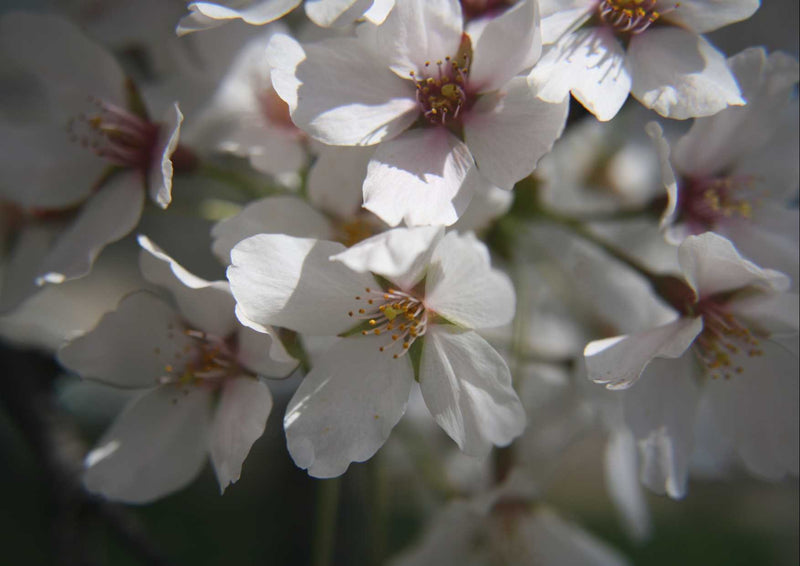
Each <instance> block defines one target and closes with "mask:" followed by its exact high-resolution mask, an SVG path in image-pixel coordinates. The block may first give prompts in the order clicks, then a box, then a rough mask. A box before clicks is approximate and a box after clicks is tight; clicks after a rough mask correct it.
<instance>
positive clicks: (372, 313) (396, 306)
mask: <svg viewBox="0 0 800 566" xmlns="http://www.w3.org/2000/svg"><path fill="white" fill-rule="evenodd" d="M356 300H357V301H360V302H361V303H362V304H364V306H363V307H362V308H359V309H357V310H355V311H350V312H348V313H347V314H348V316H350V317H351V318H354V319H358V320H363V321H366V324H367V325H368V326H369V330H366V329H365V330H362V331H361V334H362V335H363V336H369V335H374V336H381V335H384V336H386V337H387V338H388V341H387V342H386V343H385V344H384V345H382V346H380V347H379V348H378V349H379V350H380V351H381V352H387V351H389V350H392V349H397V348H399V351H397V352H395V353H393V355H392V357H393V358H395V359H397V358H399V357H400V356H402V355H404V354H405V353H406V352H408V350H409V348H410V347H411V345H412V344H413V343H414V341H415V340H416V339H417V338H419V337H420V336H422V335H424V334H425V331H426V330H427V326H428V311H427V309H426V307H425V304H424V303H423V301H422V300H420V299H419V298H417V297H415V296H413V295H411V294H409V293H406V292H404V291H399V290H397V289H389V290H387V291H382V290H378V289H371V288H370V287H367V288H365V289H364V294H363V295H358V296H356Z"/></svg>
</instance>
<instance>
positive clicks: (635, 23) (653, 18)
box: [597, 0, 680, 35]
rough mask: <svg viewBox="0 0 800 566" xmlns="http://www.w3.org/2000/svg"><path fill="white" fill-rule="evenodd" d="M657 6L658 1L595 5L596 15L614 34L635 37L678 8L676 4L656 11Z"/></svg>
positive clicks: (624, 0)
mask: <svg viewBox="0 0 800 566" xmlns="http://www.w3.org/2000/svg"><path fill="white" fill-rule="evenodd" d="M657 4H658V0H602V1H601V2H600V3H599V4H598V5H597V14H598V16H599V19H600V21H601V22H603V23H605V24H606V25H608V26H609V27H611V28H613V30H614V32H615V33H618V34H622V35H637V34H640V33H642V32H643V31H645V30H647V28H649V27H650V26H651V25H653V24H654V23H656V22H657V21H658V20H659V19H660V18H661V17H662V16H663V15H664V14H668V13H670V12H672V11H673V10H675V9H677V8H678V7H679V6H680V3H676V4H675V6H673V7H672V8H668V9H667V10H663V11H658V10H656V5H657Z"/></svg>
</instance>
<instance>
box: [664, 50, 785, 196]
mask: <svg viewBox="0 0 800 566" xmlns="http://www.w3.org/2000/svg"><path fill="white" fill-rule="evenodd" d="M728 63H729V65H730V67H731V70H732V71H733V73H734V75H735V76H736V80H737V81H738V83H739V86H740V88H741V90H742V96H743V97H744V98H745V99H746V100H747V104H746V105H745V106H742V107H735V108H728V109H726V110H723V111H722V112H720V113H718V114H716V115H714V116H710V117H707V118H699V119H697V120H695V121H694V124H692V127H691V129H690V130H689V132H688V133H687V134H686V135H685V136H683V137H682V138H681V139H679V140H678V142H677V143H676V144H675V154H674V160H675V164H676V166H677V167H678V168H679V169H680V170H681V171H682V172H684V173H691V174H693V175H695V176H704V175H710V176H714V175H718V174H719V173H720V172H722V171H724V170H727V169H729V168H730V167H732V166H734V165H739V164H740V160H742V159H743V158H745V157H747V156H748V154H751V153H753V152H754V150H757V149H758V148H760V147H762V146H763V145H764V144H765V143H767V142H768V141H769V140H770V138H771V137H773V136H774V135H775V133H776V130H778V129H779V128H780V126H781V125H782V124H783V123H785V120H786V116H785V114H784V113H783V112H782V111H781V110H782V109H784V108H786V107H787V106H790V105H794V107H795V109H796V107H797V105H796V103H795V102H793V96H792V92H793V90H794V88H795V85H796V84H797V81H798V64H797V60H796V59H795V58H793V57H790V56H789V55H786V54H785V53H780V52H776V53H772V54H771V55H769V56H767V53H766V51H765V50H764V48H755V47H754V48H750V49H746V50H745V51H742V52H741V53H739V54H737V55H735V56H734V57H731V58H730V59H729V60H728ZM794 122H797V120H796V119H795V120H794ZM793 130H794V135H795V137H796V136H797V128H793ZM795 146H796V144H795ZM796 154H797V149H796V147H795V149H794V152H793V153H792V155H796ZM787 157H788V156H787ZM783 169H786V167H783ZM795 187H796V184H795ZM793 190H794V189H793Z"/></svg>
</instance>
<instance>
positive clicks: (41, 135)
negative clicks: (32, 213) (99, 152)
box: [0, 122, 108, 209]
mask: <svg viewBox="0 0 800 566" xmlns="http://www.w3.org/2000/svg"><path fill="white" fill-rule="evenodd" d="M0 143H2V145H3V151H2V152H0V184H2V188H0V191H2V197H3V198H4V199H8V200H10V201H12V202H14V203H16V204H19V205H20V206H21V207H23V208H25V209H30V208H44V209H59V208H69V207H71V206H74V205H78V204H80V203H81V202H83V201H84V200H85V199H86V198H88V197H89V196H90V194H91V192H92V190H93V189H94V188H96V187H95V185H96V184H97V182H98V181H99V180H100V179H101V177H102V175H103V172H104V171H106V170H107V169H108V161H106V160H105V159H103V158H101V157H98V156H96V155H95V154H94V153H93V152H92V151H91V150H89V149H87V148H85V147H82V146H81V145H80V143H75V142H74V141H72V140H71V139H70V135H69V132H67V129H66V128H65V127H64V126H63V125H61V124H60V123H57V122H54V123H46V124H36V125H34V124H30V123H26V124H24V125H21V126H16V125H15V126H11V125H7V124H0ZM64 179H69V182H68V183H65V182H64Z"/></svg>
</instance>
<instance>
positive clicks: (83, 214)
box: [37, 172, 144, 285]
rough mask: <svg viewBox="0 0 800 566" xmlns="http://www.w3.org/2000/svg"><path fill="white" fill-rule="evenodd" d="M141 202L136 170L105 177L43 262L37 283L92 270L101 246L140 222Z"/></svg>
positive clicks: (74, 275) (59, 281) (83, 273)
mask: <svg viewBox="0 0 800 566" xmlns="http://www.w3.org/2000/svg"><path fill="white" fill-rule="evenodd" d="M142 206H144V191H143V190H142V180H141V178H140V176H139V174H138V173H137V172H119V173H117V174H116V175H114V176H113V177H112V178H111V179H109V180H108V181H106V182H105V183H104V184H103V186H102V187H100V188H99V189H98V190H97V193H96V194H95V195H94V196H92V197H91V198H90V199H89V200H88V201H86V203H85V204H84V205H83V207H82V208H81V210H80V212H79V213H78V217H77V218H76V219H75V221H74V222H73V223H72V225H71V226H70V227H69V228H68V229H67V230H66V231H65V232H64V233H63V234H62V235H61V236H60V238H59V239H58V241H57V243H56V245H55V247H54V248H53V249H52V250H50V253H48V254H47V257H46V258H45V259H44V261H43V262H42V265H41V267H40V271H39V277H38V279H37V283H38V284H40V285H42V284H44V283H62V282H64V281H66V280H67V279H75V278H77V277H82V276H83V275H86V274H87V273H89V271H91V269H92V264H93V263H94V260H95V259H96V258H97V256H98V255H99V254H100V252H101V251H102V249H103V248H104V247H106V246H107V245H108V244H110V243H111V242H116V241H117V240H119V239H120V238H122V237H123V236H125V235H126V234H128V233H129V232H130V231H131V230H133V229H134V227H135V226H136V225H137V224H138V223H139V217H140V216H141V214H142Z"/></svg>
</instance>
